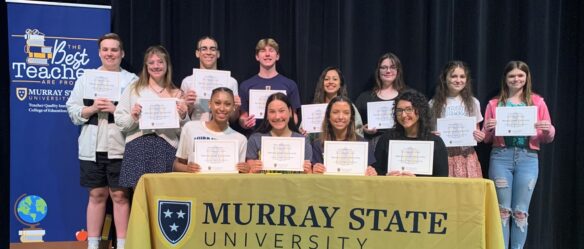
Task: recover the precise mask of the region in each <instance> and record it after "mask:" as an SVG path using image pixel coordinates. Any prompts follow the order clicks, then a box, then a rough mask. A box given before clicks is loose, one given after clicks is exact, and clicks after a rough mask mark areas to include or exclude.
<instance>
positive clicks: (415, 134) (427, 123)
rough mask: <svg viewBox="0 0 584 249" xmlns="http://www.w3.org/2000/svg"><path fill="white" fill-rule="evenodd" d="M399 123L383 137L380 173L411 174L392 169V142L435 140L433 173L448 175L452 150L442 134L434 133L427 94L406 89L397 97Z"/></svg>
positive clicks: (377, 165) (377, 152)
mask: <svg viewBox="0 0 584 249" xmlns="http://www.w3.org/2000/svg"><path fill="white" fill-rule="evenodd" d="M393 110H394V111H393V119H394V121H395V126H394V128H393V129H389V130H388V131H387V132H386V133H384V134H383V135H381V136H380V137H379V141H378V142H377V147H376V148H375V164H374V167H375V170H377V174H379V175H386V174H388V175H391V176H399V175H408V176H413V174H412V173H411V172H408V171H391V172H387V169H388V163H389V162H388V160H387V159H388V154H389V141H391V140H411V141H432V142H433V143H434V154H433V165H432V176H448V152H446V145H444V142H443V141H442V139H441V138H440V137H439V136H436V135H434V134H432V132H431V131H432V129H431V122H432V121H431V117H430V106H429V105H428V99H426V96H424V94H422V93H420V92H418V91H415V90H406V91H403V92H402V93H400V94H399V95H398V96H397V97H396V98H395V106H394V108H393Z"/></svg>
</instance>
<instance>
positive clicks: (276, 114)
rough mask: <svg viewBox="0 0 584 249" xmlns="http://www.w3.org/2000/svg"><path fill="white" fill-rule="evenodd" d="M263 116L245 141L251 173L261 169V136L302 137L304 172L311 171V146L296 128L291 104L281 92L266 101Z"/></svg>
mask: <svg viewBox="0 0 584 249" xmlns="http://www.w3.org/2000/svg"><path fill="white" fill-rule="evenodd" d="M265 114H266V116H265V118H264V120H263V121H262V123H261V124H260V127H259V128H258V129H257V130H256V132H255V133H253V134H252V135H251V136H250V137H249V139H248V141H247V155H246V162H247V164H248V166H249V167H250V172H251V173H258V172H260V171H261V170H263V163H262V161H261V158H260V155H261V151H260V150H261V148H262V137H301V138H303V139H304V142H305V143H304V163H303V169H304V173H312V164H311V163H310V158H311V157H312V148H311V147H310V142H309V141H308V139H306V138H305V137H304V136H303V135H302V134H300V133H298V129H297V128H296V125H295V124H294V120H293V119H292V117H293V114H292V104H291V103H290V101H289V100H288V97H287V96H286V95H284V94H283V93H274V94H272V95H270V97H268V99H267V101H266V109H265Z"/></svg>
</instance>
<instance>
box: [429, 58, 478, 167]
mask: <svg viewBox="0 0 584 249" xmlns="http://www.w3.org/2000/svg"><path fill="white" fill-rule="evenodd" d="M430 106H431V108H432V110H431V112H432V117H433V120H434V124H436V120H437V119H438V118H450V117H476V128H475V130H474V131H473V137H474V139H475V140H476V141H477V142H481V141H483V139H484V138H485V134H484V133H483V132H482V131H481V130H480V126H479V123H480V122H482V121H483V116H482V115H481V107H480V104H479V101H478V100H477V99H476V98H475V97H473V94H472V87H471V79H470V70H469V68H468V66H467V65H466V63H464V62H462V61H450V62H448V64H446V66H445V67H444V69H443V70H442V73H441V74H440V78H439V81H438V85H437V86H436V93H435V94H434V97H432V100H430ZM434 133H435V134H436V135H440V134H439V132H437V131H436V132H434ZM447 149H448V176H453V177H468V178H481V177H483V174H482V170H481V163H480V162H479V159H478V157H477V153H476V151H475V150H474V147H470V146H462V147H448V148H447Z"/></svg>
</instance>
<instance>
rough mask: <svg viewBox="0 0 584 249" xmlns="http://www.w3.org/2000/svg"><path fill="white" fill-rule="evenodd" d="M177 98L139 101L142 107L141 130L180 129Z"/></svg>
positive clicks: (141, 99)
mask: <svg viewBox="0 0 584 249" xmlns="http://www.w3.org/2000/svg"><path fill="white" fill-rule="evenodd" d="M176 101H178V100H177V99H176V98H159V99H145V98H140V99H138V103H139V104H140V105H141V106H142V113H141V114H140V129H142V130H148V129H172V128H179V127H180V125H179V117H178V111H177V110H176Z"/></svg>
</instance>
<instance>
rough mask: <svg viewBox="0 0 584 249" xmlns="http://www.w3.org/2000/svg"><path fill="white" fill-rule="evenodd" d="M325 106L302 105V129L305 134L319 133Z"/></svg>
mask: <svg viewBox="0 0 584 249" xmlns="http://www.w3.org/2000/svg"><path fill="white" fill-rule="evenodd" d="M326 106H327V104H312V105H302V106H301V107H300V108H301V109H302V129H304V130H305V131H306V132H307V133H318V132H321V128H322V121H323V120H324V114H325V112H326Z"/></svg>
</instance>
